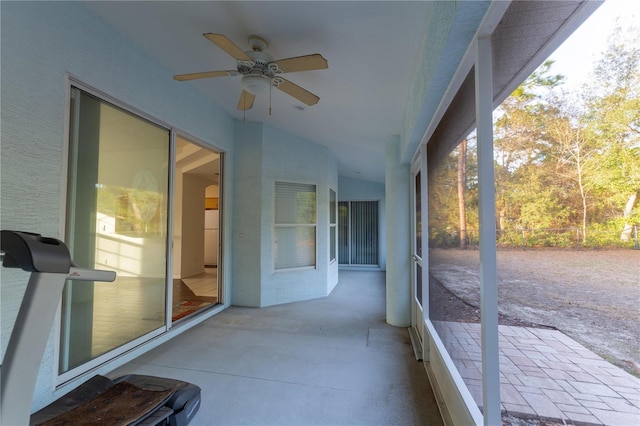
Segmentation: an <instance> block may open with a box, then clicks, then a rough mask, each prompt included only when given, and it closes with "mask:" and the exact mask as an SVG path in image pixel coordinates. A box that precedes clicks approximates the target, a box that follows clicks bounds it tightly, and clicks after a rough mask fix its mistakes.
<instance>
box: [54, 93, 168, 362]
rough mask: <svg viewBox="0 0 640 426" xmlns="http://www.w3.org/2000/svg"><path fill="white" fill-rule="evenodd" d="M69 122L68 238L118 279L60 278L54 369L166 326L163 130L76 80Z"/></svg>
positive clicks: (91, 264)
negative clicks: (57, 353)
mask: <svg viewBox="0 0 640 426" xmlns="http://www.w3.org/2000/svg"><path fill="white" fill-rule="evenodd" d="M69 129H70V132H69V133H70V142H69V145H70V147H69V148H70V149H69V152H70V153H69V176H68V190H67V223H66V236H65V238H66V242H67V245H68V246H69V248H70V250H71V254H72V257H73V259H75V261H76V263H77V264H78V265H80V266H82V267H88V268H98V269H109V270H115V271H116V272H117V279H116V282H115V283H97V282H96V283H92V282H81V281H76V282H67V285H66V288H65V291H64V294H63V302H62V324H61V343H60V356H59V372H60V374H63V373H65V372H67V371H69V370H71V369H74V368H76V367H78V366H80V365H83V364H86V363H90V362H91V361H92V360H95V359H96V358H98V357H100V356H101V355H103V354H106V353H107V352H111V351H113V350H114V349H116V348H120V347H125V346H127V345H132V344H134V343H135V342H136V341H138V340H139V339H141V338H143V336H147V337H148V335H149V334H150V333H153V332H159V331H163V330H165V329H166V327H165V324H166V314H165V310H166V293H167V292H166V282H167V224H168V222H167V220H168V219H167V218H168V209H167V206H168V195H169V194H168V188H169V151H170V144H171V135H170V130H169V129H167V128H164V127H162V126H159V125H157V124H155V123H152V122H150V121H148V120H146V119H144V118H142V117H140V116H137V115H135V114H132V113H130V112H128V111H125V110H123V109H121V108H119V107H117V106H115V105H112V104H110V103H108V102H105V101H104V100H101V99H99V98H97V97H95V96H93V95H92V94H89V93H87V92H85V91H83V90H80V89H78V88H72V95H71V115H70V126H69ZM123 350H124V349H123Z"/></svg>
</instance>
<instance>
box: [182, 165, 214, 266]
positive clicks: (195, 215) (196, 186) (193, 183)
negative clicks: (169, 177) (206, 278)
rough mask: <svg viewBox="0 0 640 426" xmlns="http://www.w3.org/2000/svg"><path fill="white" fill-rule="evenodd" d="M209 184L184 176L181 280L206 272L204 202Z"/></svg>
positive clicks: (200, 179) (194, 177) (199, 179)
mask: <svg viewBox="0 0 640 426" xmlns="http://www.w3.org/2000/svg"><path fill="white" fill-rule="evenodd" d="M207 185H208V183H207V181H205V180H204V179H202V178H199V177H197V176H194V175H190V174H183V175H182V244H181V252H182V256H181V267H180V271H181V274H180V278H186V277H190V276H193V275H197V274H200V273H202V272H204V201H205V189H206V187H207Z"/></svg>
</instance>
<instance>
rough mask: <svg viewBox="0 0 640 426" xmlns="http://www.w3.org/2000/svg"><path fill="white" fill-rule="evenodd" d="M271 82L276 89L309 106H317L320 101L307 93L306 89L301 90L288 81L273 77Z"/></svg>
mask: <svg viewBox="0 0 640 426" xmlns="http://www.w3.org/2000/svg"><path fill="white" fill-rule="evenodd" d="M273 81H274V86H276V87H277V88H278V89H280V90H282V91H283V92H284V93H286V94H287V95H289V96H292V97H294V98H296V99H297V100H299V101H300V102H303V103H305V104H307V105H309V106H311V105H315V104H317V103H318V101H319V100H320V98H319V97H317V96H316V95H314V94H313V93H311V92H309V91H308V90H306V89H303V88H302V87H300V86H298V85H297V84H295V83H292V82H290V81H289V80H285V79H284V78H281V77H274V79H273Z"/></svg>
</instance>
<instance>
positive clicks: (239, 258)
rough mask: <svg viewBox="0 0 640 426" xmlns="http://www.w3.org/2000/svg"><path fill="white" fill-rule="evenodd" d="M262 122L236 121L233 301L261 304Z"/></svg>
mask: <svg viewBox="0 0 640 426" xmlns="http://www.w3.org/2000/svg"><path fill="white" fill-rule="evenodd" d="M262 146H263V143H262V124H261V123H254V122H247V123H245V124H242V123H236V164H235V173H234V175H233V193H234V198H233V199H234V206H233V211H234V230H233V236H232V241H233V243H232V245H233V269H232V271H231V275H232V276H233V277H232V280H233V289H232V293H231V303H232V304H233V305H238V306H260V258H261V256H262V252H263V249H262V241H261V213H260V212H261V206H262V203H263V200H262V155H263V154H262V151H263V148H262Z"/></svg>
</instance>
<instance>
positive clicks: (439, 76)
mask: <svg viewBox="0 0 640 426" xmlns="http://www.w3.org/2000/svg"><path fill="white" fill-rule="evenodd" d="M490 4H491V1H460V0H457V1H434V2H430V4H429V6H430V8H431V10H430V11H429V12H428V13H427V16H429V17H430V18H429V20H428V22H426V23H425V29H426V31H425V34H424V38H423V40H422V48H421V55H420V57H419V58H418V70H417V72H416V76H415V78H414V82H413V86H412V88H411V92H410V96H409V101H408V103H407V108H406V109H405V114H404V116H403V122H402V134H401V151H400V153H401V157H400V159H401V161H403V162H407V163H408V162H410V161H411V157H412V156H413V154H414V153H415V152H416V150H417V148H418V146H419V144H420V141H421V139H422V136H423V134H424V132H425V131H426V130H427V127H428V126H429V124H430V122H429V120H430V119H431V118H432V117H433V114H434V113H435V112H436V110H437V109H438V106H439V103H440V101H441V100H442V98H443V96H444V94H445V93H446V91H447V89H448V88H449V84H450V83H451V78H452V76H453V75H454V74H455V71H456V69H457V67H458V65H459V64H460V61H461V60H462V58H463V57H464V55H465V53H466V51H467V49H468V47H469V45H470V43H471V41H472V40H473V38H474V37H475V34H476V30H477V28H478V25H479V24H480V22H481V21H482V19H483V17H484V15H485V13H486V12H487V10H488V8H489V6H490ZM453 29H455V31H452V30H453ZM460 29H463V30H460ZM426 58H429V60H426Z"/></svg>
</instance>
